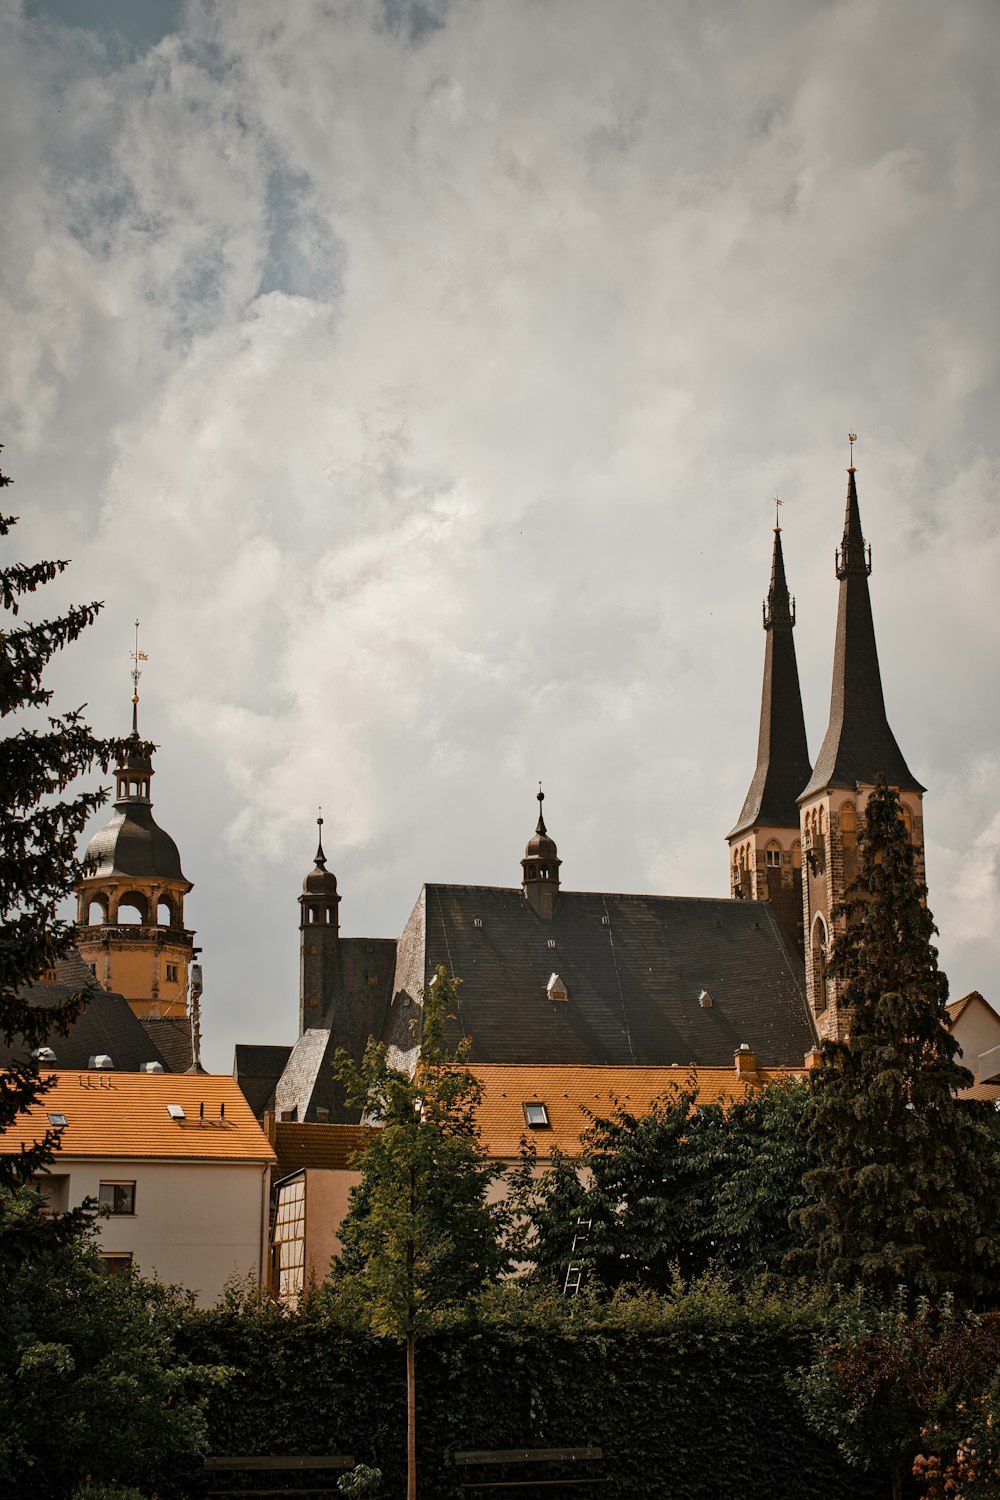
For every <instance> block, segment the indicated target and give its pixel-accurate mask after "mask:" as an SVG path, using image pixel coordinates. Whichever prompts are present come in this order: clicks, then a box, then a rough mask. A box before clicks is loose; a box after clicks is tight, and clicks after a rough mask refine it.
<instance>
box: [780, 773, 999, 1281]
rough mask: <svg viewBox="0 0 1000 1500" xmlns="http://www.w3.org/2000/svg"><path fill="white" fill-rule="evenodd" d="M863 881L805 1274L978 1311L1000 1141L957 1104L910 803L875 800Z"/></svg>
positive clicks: (840, 958)
mask: <svg viewBox="0 0 1000 1500" xmlns="http://www.w3.org/2000/svg"><path fill="white" fill-rule="evenodd" d="M860 853H861V872H860V875H859V878H858V880H857V881H856V882H855V883H854V885H853V886H852V887H851V889H850V890H849V892H848V895H847V899H846V900H845V901H844V902H843V903H842V904H841V905H840V907H839V908H838V911H837V912H836V913H835V916H840V917H841V918H843V920H844V922H845V924H846V925H845V926H844V927H843V929H842V931H841V932H840V934H839V935H838V937H837V940H836V943H835V947H834V956H833V959H832V962H831V965H830V973H831V975H832V976H833V977H834V978H836V979H838V980H839V981H840V982H841V983H842V985H843V1002H842V1003H843V1004H844V1005H845V1007H846V1008H847V1010H848V1012H849V1014H850V1018H851V1019H850V1036H849V1038H848V1040H847V1041H844V1042H827V1043H825V1045H824V1047H823V1049H822V1064H821V1067H820V1068H819V1069H818V1070H817V1071H816V1073H815V1075H814V1079H813V1085H812V1093H813V1097H812V1100H811V1103H810V1107H809V1109H808V1110H807V1113H806V1118H805V1128H806V1130H807V1132H808V1143H809V1147H810V1150H811V1152H812V1154H813V1156H814V1158H815V1160H816V1163H817V1165H816V1166H815V1167H813V1169H812V1170H811V1171H810V1172H808V1173H807V1174H806V1178H805V1184H806V1187H807V1188H808V1190H809V1191H810V1192H811V1194H812V1195H813V1197H814V1199H815V1201H814V1202H813V1203H812V1204H810V1205H808V1206H806V1207H804V1208H803V1209H801V1210H800V1211H799V1213H798V1214H797V1215H796V1220H797V1224H798V1227H799V1228H800V1229H801V1231H802V1233H803V1236H804V1239H805V1248H804V1250H803V1251H801V1252H799V1253H798V1254H793V1256H792V1257H791V1265H792V1267H793V1268H795V1269H798V1270H801V1271H804V1272H806V1274H809V1275H812V1276H814V1277H817V1278H819V1279H821V1280H823V1281H826V1282H828V1283H832V1284H837V1283H839V1284H842V1285H845V1286H853V1285H861V1286H864V1287H870V1288H873V1289H876V1290H880V1291H882V1292H892V1291H893V1290H894V1289H895V1288H896V1287H897V1286H898V1285H905V1286H907V1287H909V1288H910V1289H912V1290H914V1291H918V1292H922V1293H926V1294H928V1295H931V1296H935V1295H938V1294H940V1293H943V1292H953V1293H954V1294H955V1295H956V1296H957V1297H960V1298H972V1297H976V1296H980V1295H983V1294H988V1293H990V1292H994V1291H995V1290H997V1289H998V1287H1000V1279H998V1270H1000V1235H998V1232H997V1231H998V1210H1000V1176H998V1170H997V1162H996V1157H995V1146H994V1140H993V1135H992V1132H991V1130H990V1129H989V1126H988V1124H987V1123H986V1121H985V1119H984V1118H983V1116H982V1113H981V1111H980V1110H978V1109H977V1107H976V1106H975V1104H973V1103H972V1102H971V1101H967V1100H958V1099H957V1097H956V1096H957V1094H958V1092H959V1090H960V1089H963V1088H965V1087H967V1086H968V1085H969V1084H971V1082H972V1075H971V1074H970V1073H969V1072H968V1070H967V1069H965V1068H963V1067H962V1066H961V1065H960V1064H959V1063H958V1062H957V1061H956V1060H955V1054H956V1052H957V1050H958V1044H957V1043H956V1041H955V1039H954V1037H953V1036H952V1035H951V1032H950V1031H949V1029H948V1025H947V1014H946V1011H945V1001H946V999H947V994H948V985H947V980H946V979H945V976H944V974H943V973H941V971H940V970H939V969H938V966H937V950H936V949H935V947H934V946H933V944H932V942H931V938H932V936H933V934H934V933H935V931H936V928H935V926H934V922H933V919H932V917H931V914H930V912H929V911H928V910H927V907H926V904H925V898H926V888H925V887H924V886H923V885H921V884H919V883H918V882H917V880H916V877H915V874H914V864H913V847H912V845H911V843H910V841H909V838H908V836H907V833H906V828H905V825H904V823H903V820H902V816H901V811H900V805H899V798H898V796H897V794H896V793H895V791H893V790H892V789H891V788H889V787H887V786H885V785H880V786H877V787H876V788H875V790H874V791H873V792H872V793H871V795H870V796H869V798H868V802H867V806H866V809H865V824H864V829H863V831H862V836H861V839H860Z"/></svg>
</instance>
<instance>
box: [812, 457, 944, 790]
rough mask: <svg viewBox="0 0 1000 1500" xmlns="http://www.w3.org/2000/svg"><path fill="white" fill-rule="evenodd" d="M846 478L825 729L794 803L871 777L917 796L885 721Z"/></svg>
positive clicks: (853, 491)
mask: <svg viewBox="0 0 1000 1500" xmlns="http://www.w3.org/2000/svg"><path fill="white" fill-rule="evenodd" d="M848 475H849V478H848V485H847V513H846V516H845V519H844V539H843V544H842V546H841V550H840V553H839V554H838V560H837V577H838V578H839V579H840V600H839V603H838V606H837V636H836V642H835V645H834V653H833V687H832V690H831V694H830V722H829V726H828V728H827V731H826V737H825V739H824V740H823V744H822V746H821V748H820V752H819V755H818V756H817V757H816V764H815V766H814V767H813V773H812V776H811V778H810V780H809V783H808V785H807V786H806V787H805V789H804V791H802V793H801V794H800V797H799V800H800V801H803V800H804V799H805V798H806V797H810V796H812V795H813V794H814V793H815V792H819V791H822V790H824V788H826V787H830V786H838V787H855V786H857V784H858V783H859V782H862V783H865V784H866V785H874V783H875V782H876V781H877V779H878V778H879V776H884V777H885V779H886V781H887V782H888V784H889V785H890V786H895V787H899V788H900V790H901V791H911V792H922V791H924V790H925V788H924V787H922V786H921V784H920V782H919V781H918V780H917V779H916V777H915V776H914V775H913V773H912V771H911V770H910V768H909V766H908V765H907V764H906V761H905V760H904V759H903V754H902V751H901V750H900V748H899V746H898V745H897V744H896V737H895V735H894V734H893V732H892V730H891V729H890V728H889V720H888V719H887V718H886V712H885V699H884V697H883V694H882V677H881V674H880V672H879V665H878V649H877V647H876V645H875V626H874V623H873V620H872V605H871V597H870V595H869V592H868V575H869V573H870V571H871V565H870V561H869V558H868V556H867V554H866V551H865V540H864V537H863V536H862V533H861V514H860V511H859V508H858V491H857V486H856V484H855V478H854V469H853V468H852V469H849V470H848Z"/></svg>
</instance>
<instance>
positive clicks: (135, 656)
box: [131, 620, 149, 737]
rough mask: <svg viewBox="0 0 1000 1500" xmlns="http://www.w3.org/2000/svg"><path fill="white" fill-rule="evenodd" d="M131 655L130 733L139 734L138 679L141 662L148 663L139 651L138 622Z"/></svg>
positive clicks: (147, 658) (140, 673)
mask: <svg viewBox="0 0 1000 1500" xmlns="http://www.w3.org/2000/svg"><path fill="white" fill-rule="evenodd" d="M131 655H132V672H131V677H132V733H133V734H134V735H136V737H138V734H139V678H140V677H141V676H142V668H141V667H140V666H139V663H140V662H141V661H148V660H149V657H148V656H147V655H146V653H145V651H140V650H139V621H138V620H136V622H135V650H134V651H133V652H132V653H131Z"/></svg>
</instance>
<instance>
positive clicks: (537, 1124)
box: [524, 1104, 549, 1130]
mask: <svg viewBox="0 0 1000 1500" xmlns="http://www.w3.org/2000/svg"><path fill="white" fill-rule="evenodd" d="M524 1119H525V1123H526V1124H527V1125H530V1126H531V1128H532V1130H541V1129H544V1127H545V1126H546V1125H548V1123H549V1112H548V1110H547V1109H546V1108H545V1105H544V1104H525V1105H524Z"/></svg>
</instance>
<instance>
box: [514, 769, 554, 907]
mask: <svg viewBox="0 0 1000 1500" xmlns="http://www.w3.org/2000/svg"><path fill="white" fill-rule="evenodd" d="M544 801H545V793H544V792H543V791H542V789H541V787H540V786H539V788H538V822H537V823H536V824H535V833H534V837H533V838H530V839H529V840H528V842H527V844H526V846H525V850H524V858H523V859H522V861H521V869H522V870H523V871H524V885H523V889H524V894H525V896H526V898H527V901H528V905H529V906H530V907H531V909H532V911H535V912H537V913H538V915H539V916H540V917H545V918H548V917H551V916H552V915H553V913H554V912H555V909H556V902H557V901H558V899H559V866H560V865H561V864H562V860H561V859H560V858H559V855H558V853H557V851H556V843H555V839H552V838H550V837H549V831H548V829H547V828H546V826H545V819H544V817H543V816H542V803H543V802H544Z"/></svg>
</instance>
